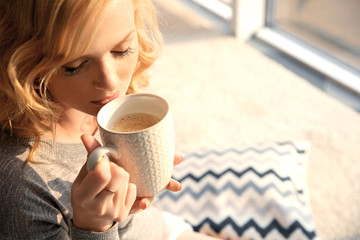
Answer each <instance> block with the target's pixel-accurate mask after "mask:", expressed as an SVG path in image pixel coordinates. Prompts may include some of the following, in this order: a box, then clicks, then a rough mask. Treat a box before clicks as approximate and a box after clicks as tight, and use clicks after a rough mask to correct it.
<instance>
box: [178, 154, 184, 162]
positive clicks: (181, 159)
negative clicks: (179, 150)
mask: <svg viewBox="0 0 360 240" xmlns="http://www.w3.org/2000/svg"><path fill="white" fill-rule="evenodd" d="M176 156H178V158H179V159H180V160H179V162H182V161H184V158H183V156H181V155H180V154H176Z"/></svg>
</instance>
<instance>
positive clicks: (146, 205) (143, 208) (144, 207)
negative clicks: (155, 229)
mask: <svg viewBox="0 0 360 240" xmlns="http://www.w3.org/2000/svg"><path fill="white" fill-rule="evenodd" d="M142 205H143V206H141V209H142V210H145V209H146V208H147V207H148V203H147V202H143V204H142Z"/></svg>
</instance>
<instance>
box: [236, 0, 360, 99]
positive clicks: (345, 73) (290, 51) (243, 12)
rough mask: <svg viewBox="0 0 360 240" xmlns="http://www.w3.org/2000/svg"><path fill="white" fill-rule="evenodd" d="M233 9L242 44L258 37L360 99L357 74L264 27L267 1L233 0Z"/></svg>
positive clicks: (238, 37) (284, 35)
mask: <svg viewBox="0 0 360 240" xmlns="http://www.w3.org/2000/svg"><path fill="white" fill-rule="evenodd" d="M232 7H233V34H234V35H235V36H236V38H237V39H238V40H239V41H246V40H248V39H249V38H250V37H252V36H255V37H256V38H258V39H260V40H262V41H264V42H266V43H268V44H270V45H271V46H273V47H275V48H277V49H278V50H280V51H282V52H284V53H285V54H287V55H289V56H291V57H293V58H294V59H296V60H298V61H300V62H302V63H304V64H305V65H307V66H309V67H310V68H312V69H314V70H316V71H318V72H319V73H321V74H323V75H325V76H326V77H328V78H329V79H330V80H333V81H335V82H336V83H338V84H340V85H342V86H343V87H345V88H347V89H349V90H351V91H352V92H354V93H355V94H356V95H358V96H360V75H359V74H358V73H357V72H356V71H353V70H352V69H349V68H346V67H345V66H342V65H340V64H338V63H337V62H335V61H334V60H332V59H331V58H329V57H326V56H324V55H323V54H321V53H320V52H317V51H315V50H314V49H310V48H309V47H308V46H306V45H305V44H303V43H302V42H301V41H296V40H295V39H292V38H291V37H290V36H288V35H286V34H283V33H281V32H279V31H276V30H274V29H271V28H268V27H266V26H265V22H266V0H233V6H232Z"/></svg>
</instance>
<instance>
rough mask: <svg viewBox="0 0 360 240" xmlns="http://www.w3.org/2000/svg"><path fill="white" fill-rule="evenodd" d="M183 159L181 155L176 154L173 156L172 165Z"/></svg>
mask: <svg viewBox="0 0 360 240" xmlns="http://www.w3.org/2000/svg"><path fill="white" fill-rule="evenodd" d="M183 160H184V159H183V157H182V156H181V155H178V154H176V155H175V157H174V166H176V165H179V164H180V163H182V161H183Z"/></svg>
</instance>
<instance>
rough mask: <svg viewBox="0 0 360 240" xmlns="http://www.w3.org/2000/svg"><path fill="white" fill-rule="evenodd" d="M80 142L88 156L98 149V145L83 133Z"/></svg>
mask: <svg viewBox="0 0 360 240" xmlns="http://www.w3.org/2000/svg"><path fill="white" fill-rule="evenodd" d="M81 140H82V142H83V144H84V146H85V148H86V151H87V152H88V154H90V153H91V152H92V151H94V150H95V149H96V148H98V147H100V143H99V142H98V141H97V140H96V139H95V138H94V137H93V136H91V135H90V134H89V133H85V134H83V135H81Z"/></svg>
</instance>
